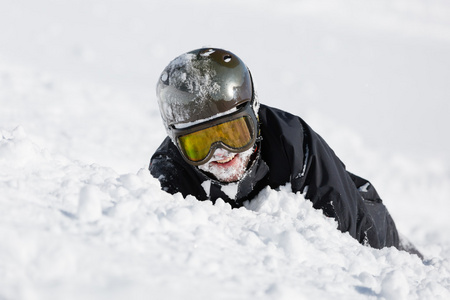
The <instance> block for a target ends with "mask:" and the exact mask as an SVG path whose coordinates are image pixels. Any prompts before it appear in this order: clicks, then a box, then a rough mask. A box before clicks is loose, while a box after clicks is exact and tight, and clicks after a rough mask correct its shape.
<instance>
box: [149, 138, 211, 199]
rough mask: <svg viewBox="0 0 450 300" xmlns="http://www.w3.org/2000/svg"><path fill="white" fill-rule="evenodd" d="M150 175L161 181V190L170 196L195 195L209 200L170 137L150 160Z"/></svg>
mask: <svg viewBox="0 0 450 300" xmlns="http://www.w3.org/2000/svg"><path fill="white" fill-rule="evenodd" d="M149 170H150V174H152V176H153V177H155V178H156V179H158V180H159V182H160V184H161V189H162V190H163V191H166V192H168V193H170V194H176V193H181V194H182V195H183V197H186V196H187V195H193V196H194V197H196V198H197V199H199V200H205V199H207V196H206V192H205V191H204V190H203V188H202V186H201V181H200V180H199V179H198V176H196V175H195V174H192V173H193V171H192V168H190V167H189V166H186V163H185V162H184V161H183V159H182V158H181V157H180V155H179V153H178V150H177V149H176V147H175V146H174V145H173V143H172V141H171V140H170V138H169V137H167V138H166V139H165V140H164V141H163V143H162V144H161V145H160V146H159V148H158V149H157V150H156V152H155V154H153V156H152V158H151V160H150V166H149Z"/></svg>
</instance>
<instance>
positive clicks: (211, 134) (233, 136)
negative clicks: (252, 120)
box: [178, 117, 252, 161]
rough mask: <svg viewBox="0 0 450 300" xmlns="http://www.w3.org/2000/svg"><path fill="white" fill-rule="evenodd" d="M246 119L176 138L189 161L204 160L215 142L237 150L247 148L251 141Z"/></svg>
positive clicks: (242, 118)
mask: <svg viewBox="0 0 450 300" xmlns="http://www.w3.org/2000/svg"><path fill="white" fill-rule="evenodd" d="M246 119H247V117H241V118H238V119H236V120H232V121H229V122H225V123H222V124H219V125H216V126H213V127H209V128H206V129H202V130H199V131H195V132H192V133H189V134H187V135H183V136H180V137H179V138H178V140H179V144H180V147H181V149H182V150H183V152H184V154H185V156H186V157H187V158H188V159H189V160H191V161H200V160H202V159H204V158H205V157H206V156H207V155H208V153H209V150H210V148H211V145H212V144H214V143H216V142H222V143H224V144H225V145H227V146H229V147H231V148H234V149H239V148H243V147H245V146H247V145H248V144H249V143H250V141H251V140H252V136H251V133H250V129H249V125H248V123H247V120H246Z"/></svg>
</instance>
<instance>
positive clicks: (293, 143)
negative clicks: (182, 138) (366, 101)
mask: <svg viewBox="0 0 450 300" xmlns="http://www.w3.org/2000/svg"><path fill="white" fill-rule="evenodd" d="M259 122H260V135H261V139H260V141H258V142H257V143H258V147H259V148H258V151H256V152H255V154H254V155H255V158H254V159H253V164H252V166H251V167H250V168H249V170H248V171H247V173H246V175H245V176H244V178H243V179H242V180H241V181H240V182H239V183H238V186H237V193H235V194H232V195H231V197H230V196H229V194H230V193H229V192H228V194H227V193H226V191H227V188H224V186H228V185H230V184H223V183H220V182H218V181H216V180H212V179H211V178H210V177H208V176H206V175H205V174H204V173H202V172H201V171H200V170H198V168H196V167H194V166H191V165H189V164H188V163H186V162H185V161H184V160H183V158H182V157H181V155H180V153H179V152H178V149H177V148H176V146H175V145H174V144H173V143H172V141H171V140H170V138H169V137H167V138H166V139H165V140H164V141H163V143H162V144H161V146H160V147H159V148H158V149H157V150H156V152H155V154H154V155H153V156H152V158H151V161H150V167H149V169H150V172H151V174H152V175H153V176H154V177H155V178H158V179H159V181H160V183H161V187H162V189H163V190H165V191H167V192H169V193H171V194H175V193H177V192H180V193H181V194H183V196H184V197H186V196H187V195H193V196H195V197H196V198H197V199H199V200H212V201H215V200H216V199H218V198H222V199H223V200H224V201H226V202H228V203H230V204H231V205H232V206H233V207H239V206H242V204H243V202H244V201H246V200H251V199H252V198H254V197H255V196H256V195H257V194H258V193H259V192H260V191H261V190H262V189H263V188H264V187H266V186H270V187H271V188H273V189H276V188H278V187H280V186H281V185H284V184H286V183H291V187H292V191H293V192H301V193H306V194H305V198H307V199H309V200H311V201H312V203H313V206H314V208H316V209H321V210H323V212H324V214H325V215H326V216H328V217H332V218H334V219H336V221H337V223H338V229H339V230H341V231H342V232H348V233H349V234H350V235H351V236H352V237H354V238H355V239H357V240H358V241H359V242H360V243H361V244H366V245H370V246H372V247H374V248H383V247H389V246H394V247H397V248H400V245H399V235H398V232H397V229H396V227H395V224H394V221H393V220H392V218H391V216H390V214H389V213H388V211H387V209H386V207H385V206H384V205H383V203H382V201H381V199H380V197H379V196H378V193H377V192H376V190H375V188H374V187H373V186H372V185H371V184H370V182H368V181H367V180H365V179H363V178H360V177H358V176H356V175H354V174H352V173H350V172H348V171H346V169H345V166H344V164H343V163H342V162H341V161H340V160H339V158H338V157H337V156H336V155H335V153H334V152H333V150H332V149H331V148H330V147H329V146H328V145H327V143H326V142H325V141H324V140H323V139H322V138H321V137H320V136H319V135H318V134H317V133H315V132H314V131H313V130H312V129H311V128H310V127H309V126H308V125H307V124H306V123H305V122H304V121H303V120H302V119H301V118H299V117H297V116H294V115H292V114H289V113H287V112H284V111H281V110H279V109H275V108H271V107H268V106H265V105H261V107H260V110H259ZM231 184H234V185H236V183H231ZM228 190H229V189H228Z"/></svg>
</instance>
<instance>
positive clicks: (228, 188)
mask: <svg viewBox="0 0 450 300" xmlns="http://www.w3.org/2000/svg"><path fill="white" fill-rule="evenodd" d="M238 187H239V184H238V183H236V182H230V183H228V184H226V185H222V186H221V187H220V189H221V190H222V191H223V192H224V193H225V194H226V195H227V196H228V197H230V199H235V198H236V195H237V192H238Z"/></svg>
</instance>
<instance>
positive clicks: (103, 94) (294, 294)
mask: <svg viewBox="0 0 450 300" xmlns="http://www.w3.org/2000/svg"><path fill="white" fill-rule="evenodd" d="M188 11H190V12H192V13H191V14H188V13H186V12H188ZM449 16H450V5H448V4H447V3H446V2H445V1H438V0H435V1H419V0H415V1H400V0H395V1H365V2H364V4H361V3H359V1H338V2H335V1H290V0H283V1H271V0H266V1H245V2H241V1H229V2H228V3H227V5H224V4H223V3H222V2H214V1H200V0H198V1H190V2H188V1H180V0H168V1H164V2H163V3H162V1H139V0H132V1H114V2H113V3H110V1H101V0H96V1H87V0H78V1H64V2H61V1H53V0H41V1H3V2H2V3H0V29H1V30H0V40H1V41H2V42H1V43H0V299H8V300H9V299H80V298H86V299H124V298H130V299H135V298H136V299H139V298H144V297H145V298H151V299H180V298H195V299H210V298H218V299H251V298H257V299H325V298H330V295H331V297H334V298H337V299H383V298H384V299H450V263H449V259H450V237H449V235H448V229H450V220H449V218H448V217H447V214H448V211H449V204H448V203H449V201H448V200H449V195H450V169H449V162H450V157H449V156H448V150H449V149H450V142H449V141H448V139H447V138H446V136H445V135H446V133H445V129H446V128H449V125H450V124H449V122H450V121H449V120H448V118H447V114H448V111H449V107H448V101H447V100H448V98H449V96H450V86H449V85H448V80H449V78H450V74H449V73H450V71H449V70H450V59H449V56H448V55H447V53H448V50H449V47H450V24H449V21H448V20H450V18H449ZM203 45H214V46H218V47H225V48H229V49H231V50H232V51H234V52H236V53H237V54H238V55H240V56H241V58H243V59H244V61H246V62H247V63H248V64H249V66H250V68H251V70H252V74H253V76H254V77H255V79H256V81H257V84H258V90H259V96H260V99H261V101H262V102H264V103H266V104H269V105H272V106H277V107H280V108H283V109H287V110H290V111H293V112H294V113H297V114H299V115H301V116H302V117H304V118H305V119H306V120H307V121H308V122H309V123H310V124H311V125H312V126H313V127H314V128H315V129H316V131H318V132H319V133H320V134H321V135H322V136H324V137H325V139H326V140H327V141H328V142H329V144H330V145H331V146H332V147H333V148H334V149H335V150H336V153H337V154H338V156H340V157H341V158H342V160H343V161H344V162H345V163H346V165H347V167H348V168H349V169H350V170H351V171H354V172H355V173H357V174H359V175H361V176H363V177H366V178H368V179H370V180H371V181H372V183H373V184H374V185H375V186H376V188H377V190H378V191H379V193H380V194H381V196H382V197H383V199H384V201H385V204H386V205H387V207H388V209H389V210H390V212H391V214H392V215H393V217H394V220H395V221H396V223H397V227H398V228H399V230H400V232H401V233H403V234H404V235H405V236H406V237H408V238H409V239H410V240H412V241H413V242H414V243H415V244H416V245H417V246H418V248H419V249H420V250H421V251H422V252H423V253H424V254H425V256H426V260H425V262H422V261H420V260H419V259H418V258H417V257H416V256H411V255H408V254H406V253H403V252H399V251H397V250H395V249H383V250H374V249H370V248H367V247H363V246H361V245H359V244H358V243H357V242H356V241H354V240H353V239H352V238H350V237H349V236H348V235H347V234H342V233H340V232H338V231H337V230H336V229H335V228H336V224H335V223H334V221H332V220H329V219H327V218H325V217H324V216H323V215H322V213H321V212H320V211H316V210H314V209H313V208H312V207H311V204H310V202H308V201H307V200H305V199H304V198H303V197H302V195H293V194H291V193H289V192H288V191H289V187H284V188H282V189H281V190H280V191H272V190H269V189H267V190H264V191H263V192H262V193H261V194H260V195H259V196H258V198H257V199H255V200H254V201H252V202H251V203H248V204H247V207H246V208H242V209H234V210H232V209H230V207H229V206H228V205H227V204H225V203H223V202H219V203H217V204H216V205H214V206H213V205H211V204H210V203H209V202H198V201H196V200H195V199H193V198H191V197H188V198H187V199H183V198H182V197H180V195H175V196H171V195H168V194H166V193H164V192H162V191H160V188H159V184H158V182H157V181H156V180H155V179H153V178H151V176H150V175H149V174H148V172H147V170H146V169H147V165H148V161H149V158H150V155H151V154H152V153H153V151H154V150H155V149H156V147H157V146H158V145H159V143H160V142H161V141H162V139H163V138H164V137H165V132H164V130H163V127H162V125H161V121H160V117H159V112H158V110H157V106H156V99H155V96H154V86H155V83H156V79H157V78H158V76H159V73H160V72H161V70H162V69H163V68H164V66H165V65H166V64H167V63H168V62H169V61H170V60H171V59H172V58H173V57H175V56H177V55H179V54H180V53H182V52H184V51H188V50H191V49H194V48H197V47H200V46H203Z"/></svg>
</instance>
